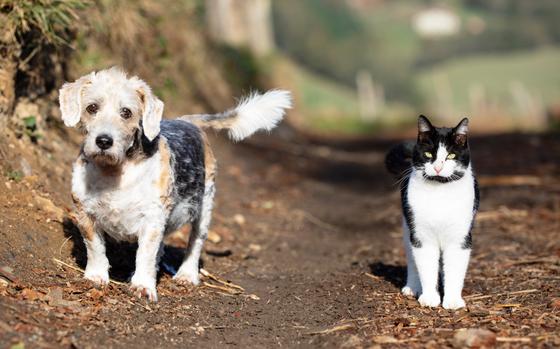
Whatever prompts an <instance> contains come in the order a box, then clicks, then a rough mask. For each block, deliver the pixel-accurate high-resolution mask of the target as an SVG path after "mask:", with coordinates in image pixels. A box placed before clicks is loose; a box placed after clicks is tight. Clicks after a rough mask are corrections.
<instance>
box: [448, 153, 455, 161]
mask: <svg viewBox="0 0 560 349" xmlns="http://www.w3.org/2000/svg"><path fill="white" fill-rule="evenodd" d="M455 156H456V155H455V154H453V153H451V154H449V155H447V158H448V159H449V160H452V159H455Z"/></svg>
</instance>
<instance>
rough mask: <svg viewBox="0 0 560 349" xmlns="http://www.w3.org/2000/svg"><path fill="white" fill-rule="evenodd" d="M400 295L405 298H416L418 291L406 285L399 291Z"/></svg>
mask: <svg viewBox="0 0 560 349" xmlns="http://www.w3.org/2000/svg"><path fill="white" fill-rule="evenodd" d="M401 293H402V294H403V295H404V296H406V297H416V296H417V295H418V293H420V290H419V289H418V288H417V287H414V286H408V285H406V286H405V287H403V288H402V289H401Z"/></svg>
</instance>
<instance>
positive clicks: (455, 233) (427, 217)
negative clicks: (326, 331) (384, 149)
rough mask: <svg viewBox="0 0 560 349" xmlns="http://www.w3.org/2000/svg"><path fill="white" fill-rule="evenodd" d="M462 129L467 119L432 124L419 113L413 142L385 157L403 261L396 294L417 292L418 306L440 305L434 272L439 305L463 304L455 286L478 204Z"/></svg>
mask: <svg viewBox="0 0 560 349" xmlns="http://www.w3.org/2000/svg"><path fill="white" fill-rule="evenodd" d="M467 133H468V119H467V118H465V119H463V120H461V122H459V124H458V125H457V126H456V127H454V128H447V127H434V126H432V124H431V123H430V121H429V120H428V119H427V118H426V117H425V116H423V115H421V116H420V117H419V118H418V139H417V142H416V143H412V142H409V143H402V144H399V145H397V146H396V147H394V148H393V149H391V151H390V152H389V154H388V155H387V158H386V160H385V161H386V165H387V168H388V170H389V171H390V172H392V173H394V174H397V175H398V176H399V177H400V178H399V180H400V182H401V198H402V210H403V230H404V245H405V249H406V257H407V263H408V265H407V281H406V286H405V287H404V288H403V289H402V293H403V294H404V295H407V296H419V298H418V301H419V302H420V304H421V305H422V306H428V307H437V306H438V305H439V304H440V302H441V298H440V294H439V292H438V276H439V274H440V272H441V274H442V275H443V282H442V284H443V292H444V295H443V307H444V308H446V309H457V308H462V307H464V306H465V301H464V300H463V298H462V297H461V291H462V289H463V280H464V278H465V274H466V272H467V266H468V264H469V257H470V253H471V246H472V236H471V230H472V226H473V223H474V218H475V215H476V211H477V210H478V203H479V192H478V185H477V182H476V179H475V176H474V173H473V170H472V166H471V160H470V150H469V143H468V139H467ZM440 266H441V270H440Z"/></svg>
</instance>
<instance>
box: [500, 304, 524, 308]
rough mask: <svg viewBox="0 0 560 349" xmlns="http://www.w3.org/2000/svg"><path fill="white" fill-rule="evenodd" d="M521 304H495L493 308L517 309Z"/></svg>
mask: <svg viewBox="0 0 560 349" xmlns="http://www.w3.org/2000/svg"><path fill="white" fill-rule="evenodd" d="M521 305H522V304H521V303H508V304H496V305H494V306H495V307H498V308H519V307H520V306H521Z"/></svg>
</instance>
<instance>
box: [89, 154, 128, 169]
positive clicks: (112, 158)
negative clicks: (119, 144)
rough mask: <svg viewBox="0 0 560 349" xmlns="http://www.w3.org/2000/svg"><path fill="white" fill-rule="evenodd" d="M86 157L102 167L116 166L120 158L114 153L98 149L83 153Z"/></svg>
mask: <svg viewBox="0 0 560 349" xmlns="http://www.w3.org/2000/svg"><path fill="white" fill-rule="evenodd" d="M85 155H86V157H87V158H89V159H90V160H91V161H93V162H94V163H95V164H96V165H97V166H99V167H102V168H109V167H117V166H119V165H120V163H121V162H122V161H121V158H120V157H119V156H117V155H116V154H114V153H111V152H107V151H98V152H95V153H92V154H87V153H86V154H85Z"/></svg>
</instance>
